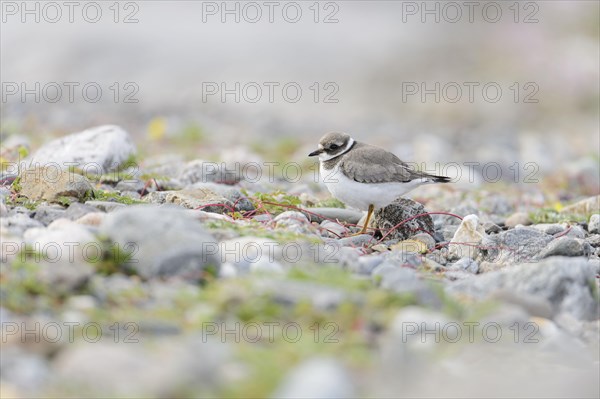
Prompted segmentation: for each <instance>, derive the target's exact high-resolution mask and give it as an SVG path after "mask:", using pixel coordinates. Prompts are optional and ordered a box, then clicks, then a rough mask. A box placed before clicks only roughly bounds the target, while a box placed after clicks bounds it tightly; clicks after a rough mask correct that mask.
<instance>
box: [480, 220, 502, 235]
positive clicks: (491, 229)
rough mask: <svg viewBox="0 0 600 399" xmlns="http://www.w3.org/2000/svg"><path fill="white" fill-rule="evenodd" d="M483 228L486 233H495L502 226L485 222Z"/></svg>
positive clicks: (499, 230)
mask: <svg viewBox="0 0 600 399" xmlns="http://www.w3.org/2000/svg"><path fill="white" fill-rule="evenodd" d="M483 230H484V231H485V232H486V234H497V233H500V232H501V231H502V227H500V226H498V225H497V224H496V223H493V222H485V223H484V224H483Z"/></svg>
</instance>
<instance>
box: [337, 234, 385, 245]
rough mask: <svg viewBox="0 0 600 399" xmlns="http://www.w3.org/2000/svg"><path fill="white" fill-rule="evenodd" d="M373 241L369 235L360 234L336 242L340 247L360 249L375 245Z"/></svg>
mask: <svg viewBox="0 0 600 399" xmlns="http://www.w3.org/2000/svg"><path fill="white" fill-rule="evenodd" d="M375 241H376V240H375V239H374V238H373V236H372V235H370V234H361V235H358V236H350V237H345V238H341V239H339V240H337V242H338V244H340V245H341V246H342V247H362V246H365V245H369V244H373V243H375Z"/></svg>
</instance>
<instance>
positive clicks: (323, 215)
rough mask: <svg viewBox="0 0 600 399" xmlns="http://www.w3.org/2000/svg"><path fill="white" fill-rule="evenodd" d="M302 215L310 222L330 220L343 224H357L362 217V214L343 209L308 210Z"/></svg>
mask: <svg viewBox="0 0 600 399" xmlns="http://www.w3.org/2000/svg"><path fill="white" fill-rule="evenodd" d="M309 212H310V213H309ZM304 214H305V215H306V217H307V218H308V219H309V220H310V221H311V222H316V223H321V222H322V221H323V220H326V219H330V220H337V221H339V222H343V223H350V224H357V223H358V221H359V220H360V219H361V218H362V217H363V212H360V211H356V210H354V209H343V208H308V209H307V210H306V212H304Z"/></svg>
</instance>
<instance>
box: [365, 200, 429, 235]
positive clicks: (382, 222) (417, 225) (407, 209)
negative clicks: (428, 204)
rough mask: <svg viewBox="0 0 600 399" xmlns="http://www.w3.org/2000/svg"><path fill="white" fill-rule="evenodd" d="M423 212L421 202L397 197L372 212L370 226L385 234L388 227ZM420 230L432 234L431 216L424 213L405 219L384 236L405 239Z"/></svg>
mask: <svg viewBox="0 0 600 399" xmlns="http://www.w3.org/2000/svg"><path fill="white" fill-rule="evenodd" d="M425 212H426V211H425V207H423V205H422V204H420V203H418V202H415V201H413V200H410V199H408V198H398V199H396V200H394V202H392V203H391V204H389V205H388V206H386V207H385V208H382V209H377V210H376V211H375V212H374V213H373V218H372V222H371V226H370V227H374V228H376V229H379V230H382V232H383V234H384V235H385V234H387V233H388V231H389V230H390V229H392V228H393V227H395V226H396V225H398V224H400V223H401V222H404V221H406V220H408V219H410V218H411V217H414V216H416V215H419V214H422V213H425ZM421 231H426V232H429V233H432V234H433V232H434V227H433V220H432V219H431V216H429V215H424V216H420V217H417V218H414V219H412V220H410V221H407V222H405V223H403V224H402V225H401V226H400V227H398V228H396V229H395V230H394V231H393V232H391V233H390V234H389V235H387V236H386V238H388V239H390V238H397V239H400V240H406V239H407V238H409V237H411V236H413V235H415V234H417V233H419V232H421Z"/></svg>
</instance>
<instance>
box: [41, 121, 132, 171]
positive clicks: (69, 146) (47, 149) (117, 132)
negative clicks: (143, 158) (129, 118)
mask: <svg viewBox="0 0 600 399" xmlns="http://www.w3.org/2000/svg"><path fill="white" fill-rule="evenodd" d="M134 154H135V146H134V144H133V141H132V139H131V137H130V136H129V133H127V132H126V131H124V130H123V129H121V128H120V127H118V126H110V125H107V126H98V127H95V128H91V129H88V130H84V131H82V132H79V133H74V134H71V135H68V136H65V137H62V138H59V139H56V140H53V141H51V142H49V143H47V144H45V145H44V146H43V147H42V148H40V149H39V150H38V151H36V152H35V154H34V155H33V157H32V159H31V160H30V161H29V162H30V165H31V166H46V165H52V166H54V167H58V168H60V169H68V168H69V167H72V166H75V167H77V168H80V169H82V170H84V171H85V172H86V173H94V174H103V173H108V172H111V171H115V170H117V169H118V168H119V167H120V166H121V165H122V164H123V163H124V162H125V161H127V160H128V159H130V157H131V156H133V155H134Z"/></svg>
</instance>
